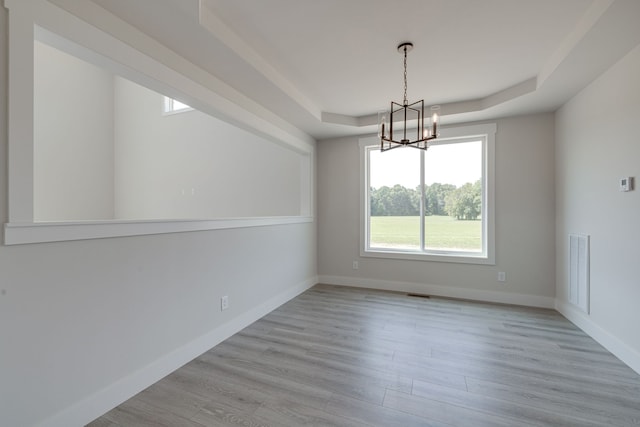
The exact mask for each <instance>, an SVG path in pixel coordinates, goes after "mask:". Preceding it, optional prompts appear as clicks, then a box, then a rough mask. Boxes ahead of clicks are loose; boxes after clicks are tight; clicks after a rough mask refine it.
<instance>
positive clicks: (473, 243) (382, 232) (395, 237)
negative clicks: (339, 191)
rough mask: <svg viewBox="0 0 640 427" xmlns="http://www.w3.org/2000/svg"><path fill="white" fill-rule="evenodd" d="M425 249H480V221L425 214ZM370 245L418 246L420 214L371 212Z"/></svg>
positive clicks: (414, 247) (391, 246)
mask: <svg viewBox="0 0 640 427" xmlns="http://www.w3.org/2000/svg"><path fill="white" fill-rule="evenodd" d="M425 246H426V248H428V249H463V250H472V251H480V250H482V221H480V220H477V221H459V220H455V219H453V218H451V217H449V216H427V217H425ZM371 247H384V248H412V249H419V248H420V217H417V216H372V217H371Z"/></svg>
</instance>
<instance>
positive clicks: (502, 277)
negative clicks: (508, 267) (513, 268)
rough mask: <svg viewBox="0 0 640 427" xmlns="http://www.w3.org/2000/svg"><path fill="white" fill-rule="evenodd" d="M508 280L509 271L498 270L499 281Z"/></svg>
mask: <svg viewBox="0 0 640 427" xmlns="http://www.w3.org/2000/svg"><path fill="white" fill-rule="evenodd" d="M506 281H507V273H505V272H504V271H498V282H506Z"/></svg>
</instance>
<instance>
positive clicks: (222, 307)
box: [220, 295, 229, 311]
mask: <svg viewBox="0 0 640 427" xmlns="http://www.w3.org/2000/svg"><path fill="white" fill-rule="evenodd" d="M227 308H229V296H228V295H225V296H223V297H222V298H220V311H223V310H226V309H227Z"/></svg>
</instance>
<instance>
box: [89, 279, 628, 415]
mask: <svg viewBox="0 0 640 427" xmlns="http://www.w3.org/2000/svg"><path fill="white" fill-rule="evenodd" d="M89 425H90V426H91V427H107V426H110V427H114V426H123V427H125V426H126V427H134V426H170V427H176V426H180V427H182V426H197V427H202V426H295V427H298V426H385V427H386V426H402V427H408V426H465V427H475V426H492V427H493V426H507V427H517V426H532V425H533V426H579V427H589V426H638V425H640V376H639V375H638V374H636V373H635V372H634V371H633V370H631V369H630V368H629V367H627V366H626V365H624V364H623V363H622V362H620V361H619V360H618V359H617V358H616V357H614V356H613V355H611V354H610V353H609V352H607V351H606V350H605V349H604V348H602V347H601V346H600V345H599V344H597V343H596V342H595V341H594V340H593V339H591V338H590V337H588V336H587V335H585V334H584V333H583V332H582V331H580V330H579V329H578V328H577V327H575V326H574V325H573V324H571V323H570V322H569V321H567V320H566V319H565V318H563V317H562V316H561V315H560V314H558V313H557V312H555V311H552V310H543V309H531V308H523V307H515V306H506V305H496V304H484V303H475V302H468V301H456V300H449V299H442V298H429V299H427V298H419V297H411V296H407V295H405V294H399V293H391V292H382V291H373V290H364V289H354V288H346V287H334V286H327V285H317V286H315V287H314V288H312V289H310V290H308V291H307V292H305V293H303V294H302V295H300V296H298V297H297V298H295V299H293V300H291V301H290V302H288V303H287V304H285V305H283V306H282V307H280V308H278V309H277V310H275V311H273V312H272V313H270V314H268V315H267V316H265V317H264V318H262V319H261V320H259V321H257V322H255V323H254V324H253V325H251V326H249V327H248V328H246V329H244V330H243V331H241V332H239V333H238V334H236V335H234V336H233V337H231V338H229V339H228V340H226V341H225V342H223V343H221V344H220V345H218V346H216V347H215V348H213V349H211V350H210V351H208V352H206V353H205V354H203V355H202V356H200V357H198V358H197V359H195V360H193V361H192V362H190V363H188V364H187V365H185V366H184V367H182V368H180V369H179V370H177V371H175V372H174V373H172V374H170V375H169V376H167V377H166V378H164V379H163V380H161V381H159V382H158V383H156V384H154V385H153V386H151V387H149V388H148V389H146V390H144V391H143V392H141V393H140V394H138V395H137V396H135V397H133V398H132V399H130V400H128V401H127V402H125V403H123V404H122V405H120V406H118V407H117V408H115V409H113V410H112V411H110V412H108V413H106V414H105V415H104V416H102V417H101V418H98V419H97V420H95V421H94V422H93V423H91V424H89Z"/></svg>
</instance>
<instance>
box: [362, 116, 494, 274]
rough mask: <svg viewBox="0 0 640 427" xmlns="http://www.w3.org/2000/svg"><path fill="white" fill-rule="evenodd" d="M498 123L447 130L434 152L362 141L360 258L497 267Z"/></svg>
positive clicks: (439, 139) (432, 146)
mask: <svg viewBox="0 0 640 427" xmlns="http://www.w3.org/2000/svg"><path fill="white" fill-rule="evenodd" d="M494 134H495V125H477V126H468V127H460V128H455V129H445V130H443V131H442V134H441V137H440V138H438V139H437V140H435V141H432V144H431V145H430V148H429V150H427V151H422V150H416V149H412V148H399V149H397V150H393V151H388V152H384V153H382V152H381V151H380V148H379V141H378V140H377V138H369V139H365V140H362V141H361V149H362V162H363V168H362V170H363V176H362V178H363V179H362V181H363V197H362V199H363V200H362V202H363V203H362V212H363V215H362V233H361V234H362V239H361V240H362V255H363V256H378V257H387V258H404V259H421V260H437V261H449V262H469V263H486V264H492V263H494V248H493V241H494V239H493V222H494V221H493V151H494V149H493V147H494Z"/></svg>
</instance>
